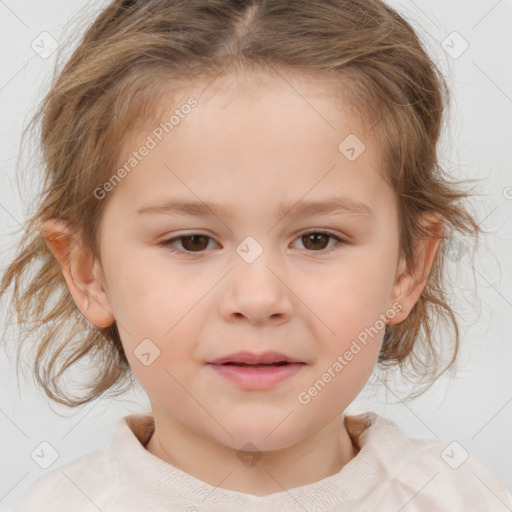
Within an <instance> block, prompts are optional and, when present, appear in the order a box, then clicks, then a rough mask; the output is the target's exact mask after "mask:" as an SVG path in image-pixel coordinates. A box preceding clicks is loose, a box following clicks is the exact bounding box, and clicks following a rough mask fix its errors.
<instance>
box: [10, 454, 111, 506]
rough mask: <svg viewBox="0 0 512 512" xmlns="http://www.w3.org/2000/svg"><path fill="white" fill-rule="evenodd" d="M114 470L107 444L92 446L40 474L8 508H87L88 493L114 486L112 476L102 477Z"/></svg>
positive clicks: (95, 492)
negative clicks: (97, 447)
mask: <svg viewBox="0 0 512 512" xmlns="http://www.w3.org/2000/svg"><path fill="white" fill-rule="evenodd" d="M113 471H114V472H115V466H114V465H113V464H111V459H110V457H109V450H108V448H102V449H99V450H95V451H93V452H91V453H88V454H86V455H84V456H82V457H79V458H78V459H75V460H73V461H71V462H68V463H66V464H63V465H61V466H59V467H57V468H54V469H52V470H50V471H48V472H47V473H45V474H43V475H42V476H40V477H39V478H38V479H37V480H36V481H35V482H34V483H33V484H32V485H31V486H30V487H29V488H28V489H27V490H26V491H25V493H23V494H22V495H21V497H20V498H19V499H18V501H17V502H16V503H15V505H14V506H13V507H12V508H11V511H10V512H37V511H50V510H51V511H52V512H69V510H74V511H77V512H78V511H80V510H82V509H84V510H85V509H87V510H89V508H87V507H88V506H89V504H91V505H92V500H91V498H90V496H91V495H97V493H98V491H99V490H101V491H102V493H103V492H112V491H113V490H114V489H112V488H110V487H111V483H112V481H113V479H109V478H105V475H109V474H112V472H113ZM114 480H115V479H114ZM92 506H93V508H94V505H92ZM91 510H92V509H91Z"/></svg>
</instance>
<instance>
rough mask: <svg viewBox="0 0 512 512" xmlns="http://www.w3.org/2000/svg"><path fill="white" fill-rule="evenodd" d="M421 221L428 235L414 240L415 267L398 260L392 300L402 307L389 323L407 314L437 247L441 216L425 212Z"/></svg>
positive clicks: (429, 267)
mask: <svg viewBox="0 0 512 512" xmlns="http://www.w3.org/2000/svg"><path fill="white" fill-rule="evenodd" d="M421 223H422V224H423V226H424V227H425V228H428V230H429V232H430V236H428V237H426V238H421V239H418V240H416V241H415V255H416V267H415V268H412V269H409V268H406V264H405V261H404V259H403V258H401V260H400V262H399V265H398V269H397V277H396V279H395V284H394V286H393V294H392V302H393V303H395V304H396V303H397V302H398V303H399V304H400V305H401V306H402V309H401V310H400V311H399V312H397V313H396V315H395V316H394V317H393V318H390V319H388V321H387V323H388V324H389V325H393V324H399V323H401V322H403V321H404V320H405V319H406V318H407V317H408V316H409V313H410V312H411V310H412V309H413V307H414V305H415V304H416V302H417V301H418V299H419V298H420V296H421V294H422V293H423V290H424V289H425V286H426V284H427V281H428V277H429V275H430V270H431V268H432V263H433V262H434V258H435V255H436V253H437V250H438V248H439V242H440V238H441V237H442V230H443V225H444V223H443V218H442V216H441V215H439V214H438V213H436V212H426V213H424V214H423V217H422V219H421ZM393 309H395V308H393Z"/></svg>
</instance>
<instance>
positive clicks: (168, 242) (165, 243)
mask: <svg viewBox="0 0 512 512" xmlns="http://www.w3.org/2000/svg"><path fill="white" fill-rule="evenodd" d="M311 233H317V234H324V235H328V236H329V237H330V238H333V239H335V240H336V244H335V245H334V246H332V247H330V248H328V249H320V250H318V251H314V250H308V249H302V250H303V251H306V252H307V253H311V254H314V253H318V255H320V256H321V255H326V254H329V253H331V252H333V251H336V250H339V249H340V247H339V246H340V245H349V244H350V242H349V237H347V236H345V235H341V234H339V233H337V232H334V231H331V230H330V229H326V228H308V229H306V230H303V231H300V232H299V233H297V234H295V235H294V239H293V241H296V240H298V239H300V238H301V237H303V236H306V235H308V234H311ZM192 236H203V237H205V238H208V239H209V240H210V241H213V242H215V243H217V242H216V241H215V239H214V238H213V237H212V236H210V235H209V234H208V233H204V232H201V231H191V232H185V233H179V234H176V235H174V236H172V237H171V238H166V239H164V240H162V241H161V242H159V244H158V245H160V246H162V247H164V248H167V249H168V250H170V251H171V252H173V253H175V254H185V255H187V256H194V255H195V256H201V255H203V254H205V253H206V252H207V249H205V250H203V251H196V252H194V251H186V250H184V249H175V248H174V247H173V245H172V243H173V242H176V241H178V240H180V239H183V238H188V237H192Z"/></svg>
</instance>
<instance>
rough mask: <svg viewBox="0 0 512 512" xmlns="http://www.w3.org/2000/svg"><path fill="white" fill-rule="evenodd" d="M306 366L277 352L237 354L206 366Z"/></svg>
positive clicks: (218, 359) (300, 361) (221, 358)
mask: <svg viewBox="0 0 512 512" xmlns="http://www.w3.org/2000/svg"><path fill="white" fill-rule="evenodd" d="M297 363H298V364H306V363H305V362H304V361H302V360H300V359H296V358H293V357H289V356H287V355H286V354H280V353H279V352H263V353H260V354H255V353H252V352H237V353H235V354H230V355H228V356H225V357H219V358H217V359H214V360H213V361H210V362H209V363H208V364H214V365H231V366H241V367H253V368H272V367H275V366H285V365H290V364H297Z"/></svg>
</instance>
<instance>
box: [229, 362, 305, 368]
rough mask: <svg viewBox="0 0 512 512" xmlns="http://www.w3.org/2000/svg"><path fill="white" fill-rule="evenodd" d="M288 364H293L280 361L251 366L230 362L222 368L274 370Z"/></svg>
mask: <svg viewBox="0 0 512 512" xmlns="http://www.w3.org/2000/svg"><path fill="white" fill-rule="evenodd" d="M288 364H292V363H289V362H288V361H279V362H277V363H272V364H265V363H257V364H249V363H234V362H231V361H230V362H229V363H222V366H240V367H241V368H274V367H275V366H285V365H288ZM300 364H304V363H300Z"/></svg>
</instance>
